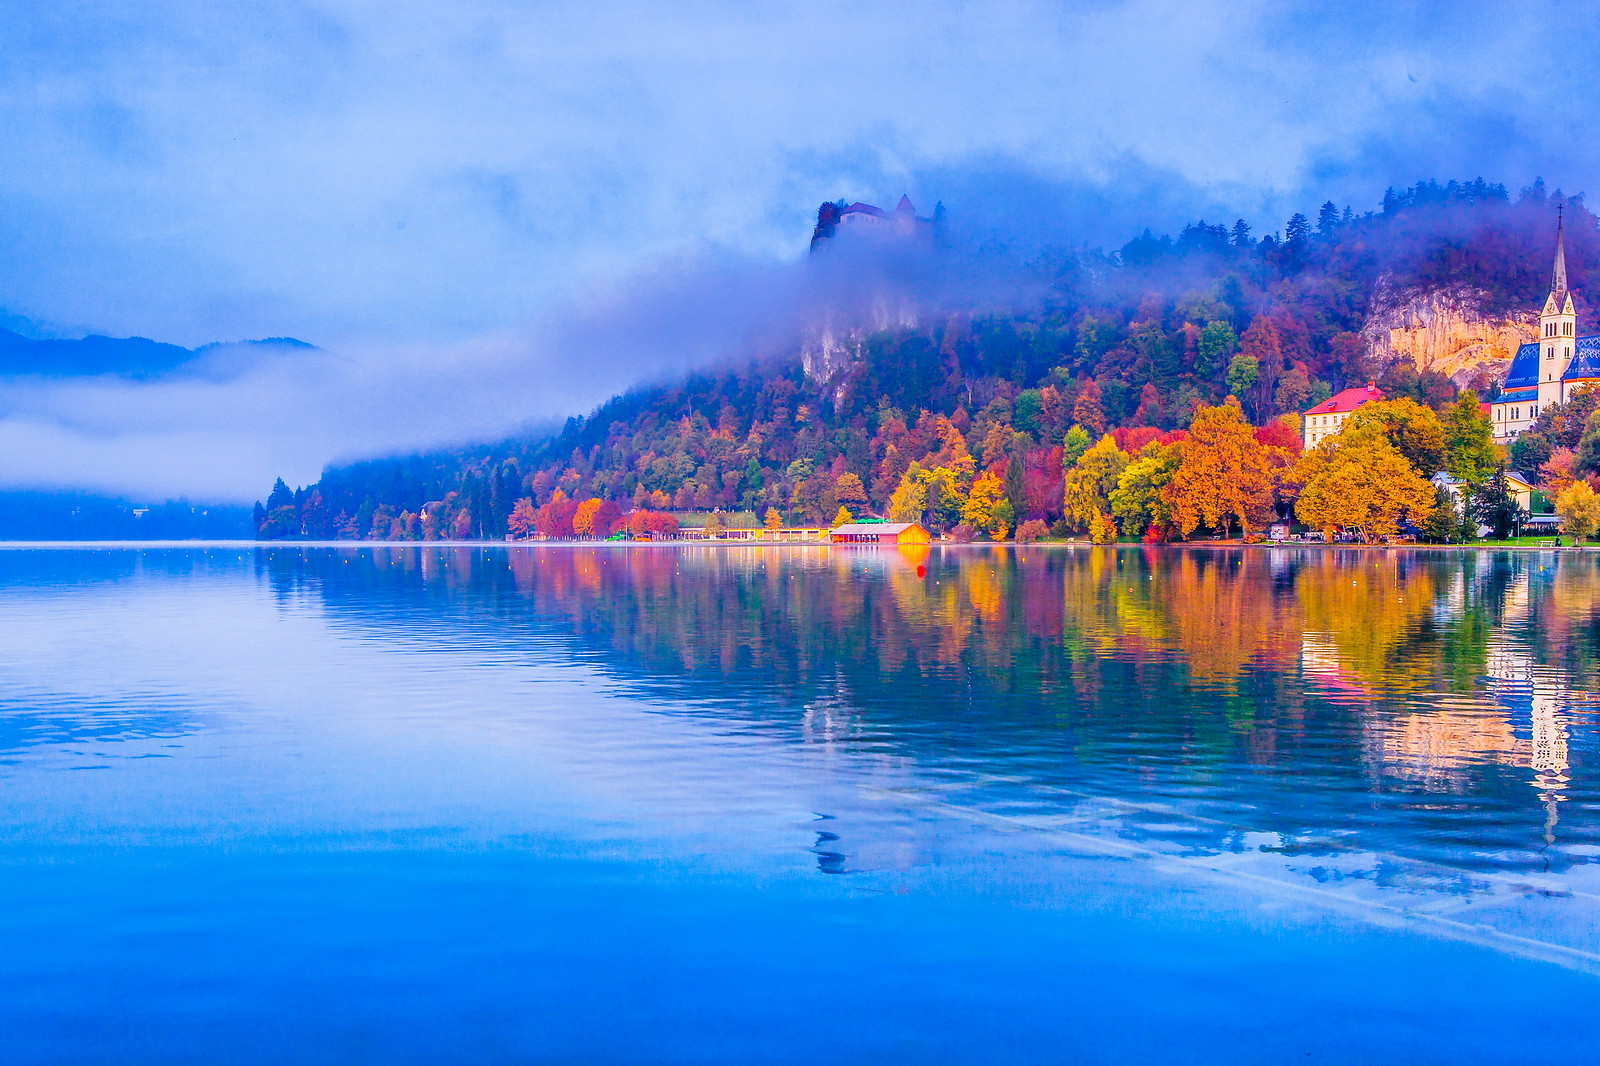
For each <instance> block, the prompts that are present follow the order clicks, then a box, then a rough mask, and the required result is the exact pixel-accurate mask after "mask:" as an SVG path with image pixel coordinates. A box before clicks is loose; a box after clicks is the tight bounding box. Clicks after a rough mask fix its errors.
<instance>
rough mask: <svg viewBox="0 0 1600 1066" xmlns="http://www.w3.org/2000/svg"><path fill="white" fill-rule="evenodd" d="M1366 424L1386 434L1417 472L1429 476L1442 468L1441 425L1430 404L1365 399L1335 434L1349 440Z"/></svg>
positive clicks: (1413, 401) (1443, 457)
mask: <svg viewBox="0 0 1600 1066" xmlns="http://www.w3.org/2000/svg"><path fill="white" fill-rule="evenodd" d="M1369 427H1370V430H1371V431H1373V432H1376V433H1377V434H1378V435H1379V436H1382V437H1385V438H1387V439H1388V441H1389V443H1391V444H1393V445H1394V447H1395V450H1397V451H1398V452H1399V453H1400V454H1401V455H1403V456H1405V458H1406V461H1407V462H1409V463H1410V464H1411V466H1412V469H1414V470H1415V471H1416V472H1417V473H1418V474H1420V475H1421V476H1423V477H1425V478H1429V477H1432V476H1433V475H1434V474H1437V473H1438V472H1439V471H1441V470H1443V469H1444V468H1445V443H1444V426H1443V425H1442V424H1441V423H1440V421H1439V416H1438V415H1436V414H1434V413H1433V410H1432V409H1431V408H1428V407H1424V406H1422V405H1421V404H1420V403H1418V402H1417V401H1415V400H1411V399H1406V398H1404V397H1402V398H1401V399H1398V400H1375V401H1369V402H1367V403H1364V404H1362V405H1361V406H1360V407H1357V408H1356V409H1355V410H1354V411H1353V412H1351V414H1350V416H1349V417H1348V418H1346V419H1345V421H1344V425H1342V426H1340V427H1339V433H1338V436H1340V437H1343V438H1345V439H1347V440H1351V439H1354V438H1356V437H1357V436H1361V435H1363V434H1365V433H1367V432H1368V431H1369Z"/></svg>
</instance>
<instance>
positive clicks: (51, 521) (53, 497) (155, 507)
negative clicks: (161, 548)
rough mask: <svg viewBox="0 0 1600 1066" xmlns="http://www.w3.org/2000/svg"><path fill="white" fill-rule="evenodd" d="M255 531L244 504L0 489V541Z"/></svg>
mask: <svg viewBox="0 0 1600 1066" xmlns="http://www.w3.org/2000/svg"><path fill="white" fill-rule="evenodd" d="M254 533H255V530H254V527H253V526H252V525H251V523H250V509H249V508H248V507H236V506H217V505H213V504H206V505H201V504H192V503H189V502H188V501H187V500H169V501H167V502H165V503H157V504H139V503H135V502H134V501H132V500H128V499H123V498H119V497H109V496H97V495H93V494H91V493H81V492H33V491H15V492H0V540H247V539H249V538H250V537H251V536H253V535H254Z"/></svg>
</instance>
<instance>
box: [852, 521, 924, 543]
mask: <svg viewBox="0 0 1600 1066" xmlns="http://www.w3.org/2000/svg"><path fill="white" fill-rule="evenodd" d="M829 539H830V540H831V541H832V542H833V543H835V544H927V543H929V542H930V541H932V540H933V537H932V536H930V535H929V533H928V531H927V530H926V529H923V528H922V524H921V523H920V522H852V523H850V524H849V525H843V526H840V527H839V528H838V529H835V530H834V531H833V532H832V533H831V534H829Z"/></svg>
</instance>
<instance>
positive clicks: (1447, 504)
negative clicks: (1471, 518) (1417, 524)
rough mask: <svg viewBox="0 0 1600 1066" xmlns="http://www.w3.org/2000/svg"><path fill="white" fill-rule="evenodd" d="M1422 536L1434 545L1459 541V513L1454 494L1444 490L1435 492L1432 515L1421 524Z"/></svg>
mask: <svg viewBox="0 0 1600 1066" xmlns="http://www.w3.org/2000/svg"><path fill="white" fill-rule="evenodd" d="M1422 536H1423V539H1424V540H1429V541H1432V542H1433V543H1435V544H1449V543H1451V542H1452V541H1456V540H1460V539H1461V511H1460V509H1459V508H1457V507H1456V494H1455V493H1453V492H1451V491H1450V490H1449V489H1446V488H1440V489H1438V490H1436V492H1435V494H1434V504H1433V513H1432V514H1430V515H1429V516H1428V519H1427V521H1425V522H1423V523H1422Z"/></svg>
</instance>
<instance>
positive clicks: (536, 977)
mask: <svg viewBox="0 0 1600 1066" xmlns="http://www.w3.org/2000/svg"><path fill="white" fill-rule="evenodd" d="M0 638H3V639H0V797H3V817H0V1061H4V1062H6V1063H35V1062H111V1061H115V1062H126V1063H145V1062H162V1063H167V1062H185V1063H186V1062H193V1063H202V1062H203V1063H216V1062H229V1063H286V1062H374V1063H408V1062H464V1061H476V1062H589V1063H594V1062H728V1063H751V1062H806V1063H812V1062H819V1061H837V1062H863V1063H868V1062H870V1063H883V1062H895V1063H915V1062H980V1061H990V1062H1073V1063H1095V1062H1117V1063H1134V1062H1157V1061H1168V1062H1227V1063H1250V1062H1262V1063H1282V1062H1288V1061H1294V1062H1328V1063H1348V1062H1383V1063H1388V1062H1393V1063H1407V1064H1418V1063H1433V1062H1438V1063H1450V1062H1464V1061H1472V1062H1475V1063H1486V1062H1530V1061H1551V1060H1560V1061H1569V1062H1575V1061H1581V1060H1583V1059H1584V1058H1586V1057H1587V1056H1588V1055H1590V1054H1593V1048H1594V1047H1595V1046H1596V1040H1597V1039H1600V863H1597V861H1596V860H1597V859H1600V774H1597V764H1600V705H1597V702H1596V701H1597V699H1600V657H1597V654H1596V652H1597V647H1600V643H1597V642H1600V555H1596V554H1582V555H1578V554H1573V553H1570V552H1569V553H1567V554H1564V555H1559V556H1558V555H1557V554H1556V553H1554V552H1548V553H1543V554H1535V553H1524V554H1495V553H1445V552H1434V553H1420V552H1419V553H1415V554H1408V553H1403V552H1376V551H1374V552H1365V551H1352V552H1339V551H1331V550H1330V551H1320V550H1305V549H1257V550H1248V551H1242V552H1223V551H1211V552H1207V551H1182V550H1177V549H1167V550H1151V549H1134V548H1125V549H1121V550H1114V549H1089V548H1071V547H1065V548H1028V549H1025V550H1019V549H1006V548H989V549H982V548H961V549H944V550H939V549H935V550H933V551H932V552H931V553H928V552H924V553H922V554H921V555H918V554H914V553H912V554H908V553H904V552H901V551H896V550H890V549H871V548H869V549H857V550H842V549H841V550H832V549H828V548H806V547H788V548H724V549H715V548H705V547H695V546H682V547H677V546H659V547H600V548H573V547H550V548H521V547H517V548H501V547H432V546H419V547H382V546H379V547H348V546H347V547H292V546H291V547H278V548H270V549H255V548H251V547H239V546H212V547H175V548H165V547H162V548H155V547H147V548H132V547H102V548H92V549H85V548H40V549H33V548H10V549H5V550H0Z"/></svg>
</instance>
